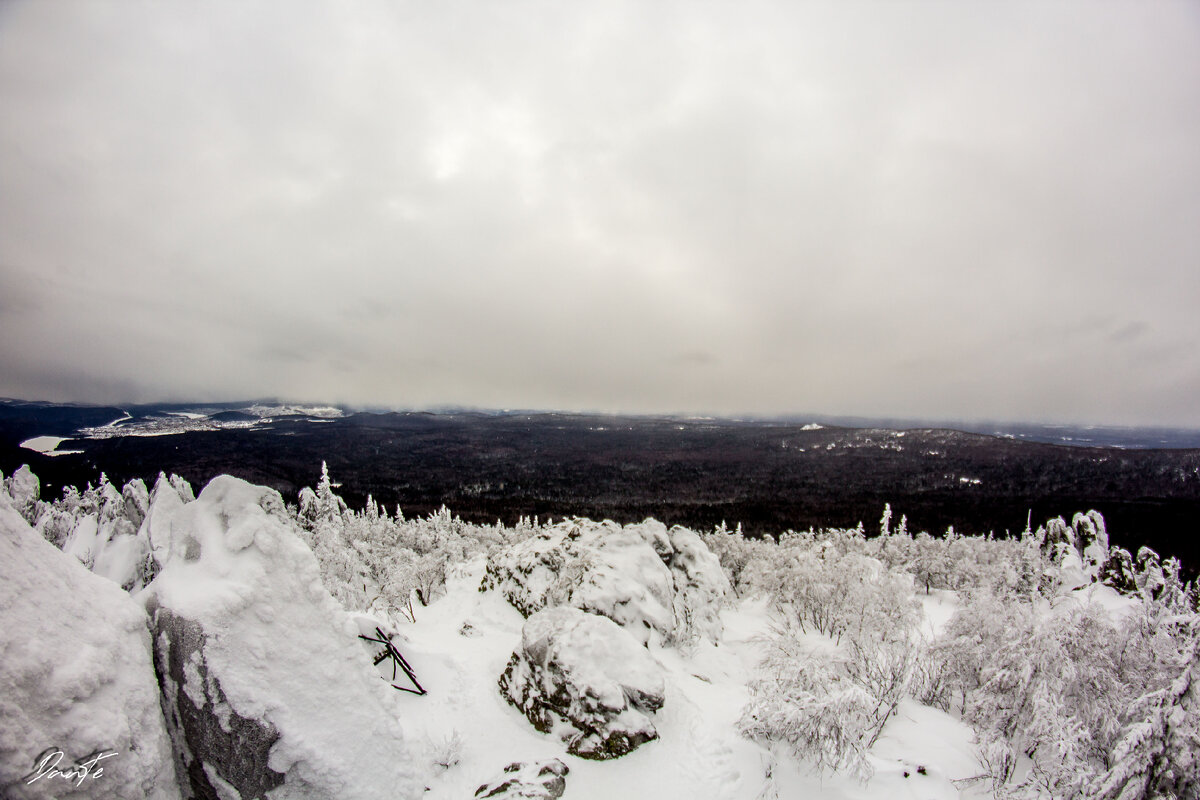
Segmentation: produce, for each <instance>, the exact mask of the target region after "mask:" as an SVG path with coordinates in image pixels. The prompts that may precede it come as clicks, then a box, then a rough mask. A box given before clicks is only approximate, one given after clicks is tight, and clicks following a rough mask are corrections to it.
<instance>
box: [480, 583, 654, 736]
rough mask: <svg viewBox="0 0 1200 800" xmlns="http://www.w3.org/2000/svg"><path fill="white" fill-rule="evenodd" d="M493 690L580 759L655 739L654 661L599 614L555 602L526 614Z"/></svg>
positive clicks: (632, 640)
mask: <svg viewBox="0 0 1200 800" xmlns="http://www.w3.org/2000/svg"><path fill="white" fill-rule="evenodd" d="M500 692H501V694H502V695H503V696H504V697H505V699H507V700H508V701H509V702H510V703H512V704H513V705H515V706H516V707H517V708H519V709H521V711H523V712H524V713H525V716H526V717H528V718H529V721H530V722H532V723H533V725H534V727H535V728H537V729H538V730H539V731H541V732H542V733H553V734H555V735H557V736H559V737H560V738H561V739H563V741H564V742H565V743H566V745H567V752H569V753H571V754H573V755H577V756H582V757H584V758H593V759H608V758H616V757H618V756H622V755H624V754H625V753H628V752H629V751H631V750H633V749H635V748H636V747H638V746H640V745H642V744H644V743H646V742H648V741H651V740H653V739H657V738H658V732H657V731H656V730H655V727H654V721H653V714H654V712H655V711H657V710H658V709H660V708H662V704H663V699H664V692H665V686H664V680H663V673H662V669H661V667H659V665H658V664H657V663H656V662H655V661H654V659H653V658H652V657H651V656H650V654H649V652H648V651H647V650H646V649H645V648H644V647H643V646H642V645H641V644H640V643H639V642H638V641H637V640H636V639H634V638H633V636H632V635H630V634H629V632H627V631H626V630H624V629H623V628H621V627H620V626H619V625H617V624H616V623H614V622H613V621H612V620H610V619H607V618H605V617H599V616H596V615H594V614H588V613H585V612H583V611H580V610H579V609H575V608H567V607H556V608H549V609H546V610H544V611H539V612H538V613H536V614H534V615H532V616H531V617H529V619H527V620H526V621H525V625H524V627H523V628H522V630H521V644H520V647H519V648H518V649H517V651H516V652H515V653H513V655H512V658H511V659H510V660H509V662H508V667H507V669H505V671H504V674H503V675H502V676H501V677H500Z"/></svg>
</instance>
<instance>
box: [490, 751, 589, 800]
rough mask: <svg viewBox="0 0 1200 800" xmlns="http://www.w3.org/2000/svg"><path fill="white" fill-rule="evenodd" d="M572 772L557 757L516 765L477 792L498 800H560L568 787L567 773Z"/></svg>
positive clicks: (507, 768)
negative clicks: (558, 799)
mask: <svg viewBox="0 0 1200 800" xmlns="http://www.w3.org/2000/svg"><path fill="white" fill-rule="evenodd" d="M570 771H571V770H570V769H568V768H567V765H566V764H564V763H563V762H562V761H559V760H558V759H557V758H552V759H550V760H549V761H532V762H521V761H518V762H515V763H513V764H509V765H508V766H507V767H505V768H504V772H502V773H500V774H499V775H498V776H496V777H495V778H493V779H492V780H490V781H488V782H487V783H485V784H484V785H483V786H480V787H479V788H478V789H476V790H475V796H476V797H479V798H488V797H491V798H495V800H508V799H509V798H512V800H516V798H529V799H530V800H557V798H559V797H562V793H563V792H564V791H566V788H567V780H566V776H567V773H568V772H570Z"/></svg>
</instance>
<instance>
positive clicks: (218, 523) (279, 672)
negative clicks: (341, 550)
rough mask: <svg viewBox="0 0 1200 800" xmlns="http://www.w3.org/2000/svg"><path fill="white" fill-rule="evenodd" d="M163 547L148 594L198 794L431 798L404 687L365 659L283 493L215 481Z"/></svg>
mask: <svg viewBox="0 0 1200 800" xmlns="http://www.w3.org/2000/svg"><path fill="white" fill-rule="evenodd" d="M164 491H165V489H164ZM152 509H153V504H152ZM155 544H156V547H157V546H159V545H161V547H162V548H163V550H162V552H163V553H164V563H163V566H162V570H161V571H160V572H159V574H158V576H157V577H156V578H155V579H154V581H153V583H151V584H150V586H149V587H147V589H146V591H145V592H143V593H142V594H141V595H140V597H141V598H142V599H143V600H144V602H145V603H146V607H147V609H148V610H150V612H151V614H152V618H153V630H154V637H155V639H154V643H155V666H156V669H157V672H158V678H159V682H160V683H161V685H162V694H163V698H164V709H165V711H166V716H167V724H168V728H169V729H170V731H171V734H172V738H173V739H174V743H175V750H176V753H177V756H178V758H179V765H178V768H179V771H180V772H181V774H182V776H184V778H185V780H186V781H187V783H188V788H189V790H190V792H191V793H192V794H194V795H196V796H198V797H205V798H209V797H232V796H239V797H241V798H244V799H248V798H252V797H263V796H264V795H265V794H266V793H268V792H269V793H270V797H271V798H273V800H282V799H284V798H306V799H308V798H379V797H389V798H403V797H418V796H420V790H419V788H418V787H417V786H416V784H415V782H414V779H413V773H412V769H411V765H410V764H409V756H408V752H407V750H406V747H405V744H404V741H403V738H402V734H401V731H400V728H399V725H398V722H397V717H398V714H399V709H398V708H397V706H396V699H395V695H396V692H395V690H393V689H391V688H390V687H388V685H387V684H386V683H384V682H383V681H381V680H379V677H378V675H377V674H376V673H375V672H374V670H373V669H372V668H371V663H370V661H369V660H368V659H367V658H365V657H364V655H363V652H362V648H361V646H360V644H359V640H358V638H357V635H358V630H357V628H356V627H355V625H354V623H353V622H352V621H351V620H350V619H349V618H348V617H347V616H346V614H345V613H344V612H343V611H342V610H341V609H340V608H339V607H338V606H337V604H336V603H335V602H334V600H333V598H332V597H330V595H329V593H328V592H327V591H326V590H325V589H324V588H323V587H322V585H321V580H320V576H319V574H318V570H317V564H316V560H315V559H314V557H313V555H312V553H311V552H310V551H309V550H308V548H307V547H305V545H304V544H303V542H302V541H301V540H300V538H299V536H298V535H297V533H296V531H295V530H294V528H293V527H292V526H291V524H290V523H289V521H288V517H287V513H286V510H285V508H284V504H283V500H282V498H280V496H279V495H278V494H277V493H276V492H274V491H272V490H270V489H265V488H262V487H256V486H252V485H250V484H248V483H245V482H244V481H240V480H237V479H236V478H231V477H228V476H222V477H219V478H215V479H214V480H213V481H212V482H211V483H210V484H209V485H208V486H207V487H206V488H205V489H204V491H203V492H201V493H200V496H199V497H198V498H197V499H196V500H195V501H194V502H190V503H186V504H185V505H183V506H182V508H178V509H176V510H175V511H174V513H173V514H172V515H171V517H170V525H169V534H168V536H167V541H165V542H156V543H155ZM231 792H236V793H237V794H236V795H234V794H231Z"/></svg>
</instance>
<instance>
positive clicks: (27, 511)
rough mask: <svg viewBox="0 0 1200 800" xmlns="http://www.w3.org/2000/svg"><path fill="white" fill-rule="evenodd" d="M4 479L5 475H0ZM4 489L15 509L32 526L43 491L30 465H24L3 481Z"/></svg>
mask: <svg viewBox="0 0 1200 800" xmlns="http://www.w3.org/2000/svg"><path fill="white" fill-rule="evenodd" d="M3 477H4V475H3V473H0V478H3ZM3 489H4V493H5V494H7V495H8V497H9V499H10V500H11V501H12V507H13V509H14V510H15V511H16V512H17V513H18V514H20V515H21V516H22V517H23V518H24V519H25V521H26V522H28V523H29V524H31V525H32V524H33V514H34V509H35V508H36V506H37V501H38V498H39V497H40V496H41V491H42V484H41V482H40V481H39V480H38V476H37V475H34V474H33V470H31V469H29V465H28V464H22V465H21V466H20V467H18V468H17V471H16V472H14V473H13V474H12V475H10V476H9V477H8V478H7V479H5V480H4V481H3Z"/></svg>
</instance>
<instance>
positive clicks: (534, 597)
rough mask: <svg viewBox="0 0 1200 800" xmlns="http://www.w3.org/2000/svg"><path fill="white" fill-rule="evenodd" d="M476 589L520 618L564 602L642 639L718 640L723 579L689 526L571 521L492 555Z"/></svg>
mask: <svg viewBox="0 0 1200 800" xmlns="http://www.w3.org/2000/svg"><path fill="white" fill-rule="evenodd" d="M481 589H482V590H497V591H499V592H500V593H501V594H502V595H503V596H504V597H505V598H506V599H507V600H508V601H509V602H510V603H512V605H513V606H514V607H515V608H516V609H517V610H518V611H520V612H521V613H522V614H524V615H526V616H528V615H530V614H534V613H536V612H538V611H540V610H542V609H544V608H547V607H549V606H555V605H566V606H572V607H574V608H578V609H581V610H583V611H589V612H591V613H594V614H599V615H601V616H604V617H608V618H609V619H611V620H613V621H614V622H616V623H618V624H619V625H621V626H623V627H625V628H626V629H627V630H628V631H629V632H630V633H632V634H633V635H634V636H636V637H637V638H638V639H639V640H640V641H641V642H642V643H643V644H644V643H646V642H648V641H649V640H650V638H651V634H652V632H657V634H659V636H660V637H662V638H665V639H667V640H671V639H674V638H675V637H676V636H681V635H683V634H685V633H691V632H693V631H700V632H703V633H704V634H705V635H707V636H709V637H711V638H713V639H714V640H715V639H716V638H719V636H720V617H719V615H718V613H717V612H718V610H719V608H720V606H721V604H722V603H723V602H724V600H725V598H726V597H727V595H728V593H729V581H728V579H727V578H726V577H725V575H724V572H723V571H722V570H721V566H720V562H719V561H718V560H717V559H716V557H715V556H714V555H713V554H712V553H711V552H710V551H709V550H708V547H707V546H706V545H705V544H704V542H703V541H701V539H700V537H699V536H697V535H696V534H694V533H692V532H691V531H686V530H684V529H682V528H675V529H673V530H672V531H671V532H668V531H667V529H666V527H665V526H663V525H662V524H661V523H659V522H656V521H654V520H647V521H646V522H643V523H641V524H639V525H629V526H625V527H622V526H620V525H617V524H616V523H614V522H609V521H605V522H602V523H594V522H591V521H589V520H572V521H570V522H565V523H562V524H559V525H557V526H554V527H553V528H548V529H546V530H543V531H541V532H540V533H538V534H537V535H535V536H533V537H530V538H529V539H526V540H524V541H522V542H518V543H517V544H515V545H513V546H512V547H510V548H508V549H506V550H503V551H501V552H499V553H496V554H495V555H493V556H492V557H491V558H490V559H489V561H488V566H487V573H486V575H485V577H484V580H483V584H482V586H481Z"/></svg>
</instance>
